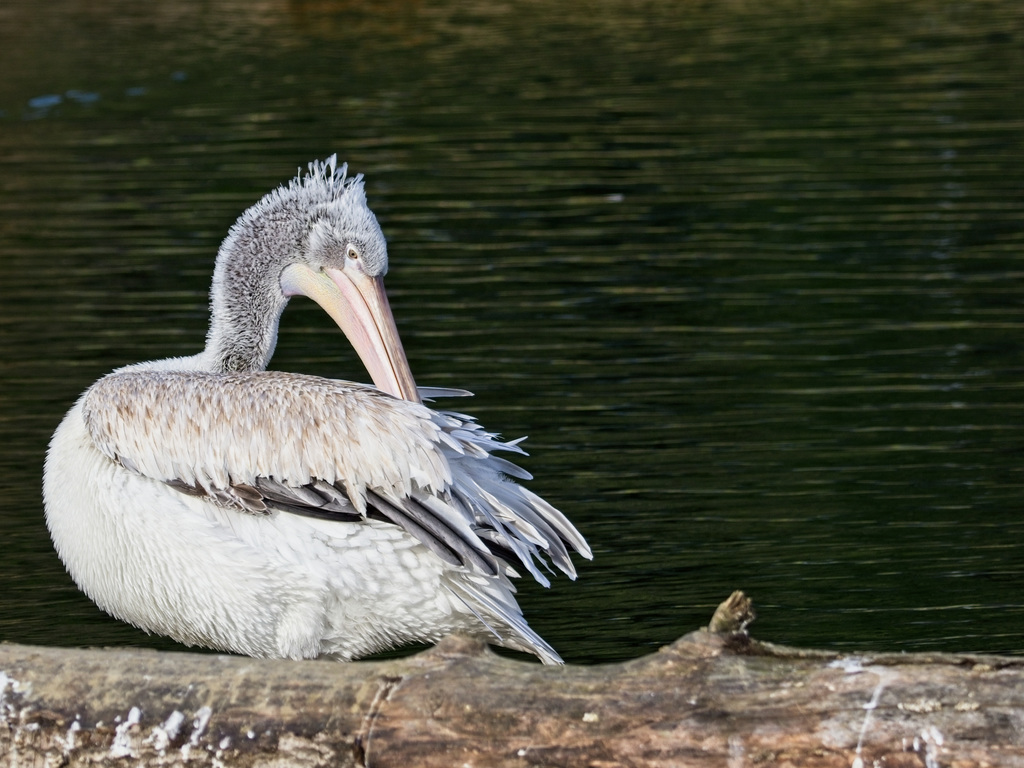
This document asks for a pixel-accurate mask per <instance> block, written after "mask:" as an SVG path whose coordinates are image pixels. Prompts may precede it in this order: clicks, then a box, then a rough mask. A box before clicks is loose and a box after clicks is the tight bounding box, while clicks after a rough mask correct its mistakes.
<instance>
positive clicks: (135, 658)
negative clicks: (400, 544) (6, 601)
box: [0, 596, 1024, 768]
mask: <svg viewBox="0 0 1024 768" xmlns="http://www.w3.org/2000/svg"><path fill="white" fill-rule="evenodd" d="M732 601H733V603H732V605H731V606H730V605H727V606H726V608H727V610H726V611H725V612H724V613H722V612H721V611H720V612H719V613H720V614H721V615H719V614H716V620H715V622H713V624H712V627H713V628H725V629H727V630H728V631H725V632H718V633H716V632H711V631H708V630H702V631H700V632H693V633H691V634H689V635H686V636H685V637H683V638H681V639H680V640H678V641H676V642H675V643H673V644H672V645H671V646H667V647H665V648H663V649H661V650H660V651H659V652H657V653H654V654H651V655H649V656H646V657H644V658H641V659H637V660H635V661H630V662H626V663H623V664H613V665H604V666H595V667H579V666H569V667H564V668H557V667H542V666H540V665H537V664H532V663H526V662H521V661H513V660H509V659H506V658H502V657H499V656H497V655H495V654H493V653H491V652H490V651H488V650H487V649H486V648H485V647H484V646H483V645H481V644H479V643H476V642H474V641H470V640H466V639H461V638H449V639H448V640H445V641H444V642H442V643H441V644H439V645H438V646H437V647H436V648H434V649H432V650H430V651H426V652H424V653H421V654H418V655H416V656H412V657H409V658H405V659H399V660H394V661H386V662H358V663H353V664H339V663H335V662H283V661H263V660H256V659H248V658H241V657H234V656H214V655H204V654H185V653H156V652H152V651H139V650H80V649H60V648H38V647H27V646H18V645H0V766H44V765H48V766H64V765H67V766H79V765H82V766H84V765H90V766H95V765H126V766H127V765H132V766H139V765H141V766H177V765H190V766H207V765H209V766H219V765H224V766H282V767H283V766H375V767H376V766H380V767H383V766H396V767H399V768H407V767H408V766H424V767H426V768H430V767H431V766H445V768H450V767H452V766H509V767H511V766H516V767H517V768H518V767H524V766H593V767H594V768H603V767H609V766H684V767H685V766H700V767H701V768H705V767H706V766H723V767H724V768H738V767H739V766H823V767H824V766H830V767H831V766H844V768H849V767H851V766H854V767H856V766H864V767H865V768H869V767H870V766H887V767H889V768H891V767H893V766H925V767H926V768H932V767H933V766H957V767H958V768H967V767H968V766H1006V767H1007V768H1013V767H1014V766H1024V660H1022V659H1013V658H1001V657H980V656H967V655H941V656H931V655H924V654H908V655H872V654H861V655H857V656H850V655H838V654H834V653H827V652H820V651H800V650H796V649H787V648H779V647H775V646H771V645H768V644H764V643H758V642H756V641H754V640H752V639H750V638H749V637H748V636H747V635H746V634H745V633H744V632H743V631H742V629H741V628H742V627H743V626H745V624H746V623H747V622H748V621H749V620H750V619H751V618H752V615H753V614H752V612H750V610H749V603H748V602H746V601H745V600H743V599H742V598H739V599H737V597H736V596H734V597H733V598H732ZM730 632H731V634H730Z"/></svg>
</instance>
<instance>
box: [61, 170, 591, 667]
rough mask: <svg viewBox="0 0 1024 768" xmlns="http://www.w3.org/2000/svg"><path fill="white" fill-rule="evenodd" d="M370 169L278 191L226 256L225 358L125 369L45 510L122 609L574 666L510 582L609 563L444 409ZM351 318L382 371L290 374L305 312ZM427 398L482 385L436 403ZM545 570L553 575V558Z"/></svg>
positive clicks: (104, 596) (197, 635)
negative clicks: (290, 307) (295, 303)
mask: <svg viewBox="0 0 1024 768" xmlns="http://www.w3.org/2000/svg"><path fill="white" fill-rule="evenodd" d="M387 268H388V257H387V247H386V243H385V239H384V236H383V234H382V232H381V229H380V226H379V225H378V223H377V219H376V217H375V216H374V215H373V213H372V212H371V211H370V209H369V207H368V206H367V203H366V197H365V193H364V190H363V184H362V177H361V176H356V177H348V176H347V174H346V166H344V165H342V166H341V167H340V168H339V167H338V166H337V161H336V158H335V157H331V158H329V159H328V160H327V161H325V162H322V163H321V162H314V163H311V164H310V166H309V170H308V172H307V173H306V174H304V175H302V174H300V175H299V176H298V177H296V178H295V179H293V180H292V181H291V182H290V183H288V184H287V185H285V186H282V187H280V188H278V189H276V190H274V191H273V192H271V193H270V194H268V195H266V196H265V197H264V198H263V199H262V200H260V201H259V202H258V203H257V204H256V205H254V206H253V207H252V208H250V209H249V210H247V211H246V212H245V213H243V214H242V216H241V217H240V218H239V219H238V221H237V222H236V223H235V225H234V226H233V227H232V228H231V230H230V232H229V233H228V236H227V238H226V239H225V240H224V242H223V244H222V245H221V247H220V250H219V252H218V256H217V261H216V266H215V269H214V275H213V286H212V289H211V292H210V307H211V320H210V329H209V332H208V334H207V339H206V347H205V349H203V351H202V352H200V353H199V354H197V355H194V356H192V357H180V358H170V359H166V360H157V361H153V362H145V363H138V364H134V365H129V366H126V367H124V368H121V369H118V370H116V371H114V372H113V373H111V374H109V375H107V376H105V377H103V378H101V379H100V380H99V381H97V382H96V383H95V384H93V385H92V386H91V387H90V388H89V389H88V390H86V392H85V393H84V394H83V395H82V396H81V397H80V398H79V400H78V401H77V403H75V405H74V406H73V407H72V408H71V410H70V411H69V412H68V414H67V415H66V416H65V418H64V420H63V421H62V422H61V424H60V426H59V427H58V428H57V431H56V432H55V434H54V436H53V439H52V441H51V443H50V448H49V451H48V453H47V457H46V467H45V472H44V478H43V500H44V505H45V509H46V523H47V526H48V528H49V530H50V534H51V536H52V538H53V542H54V546H55V548H56V550H57V552H58V554H59V555H60V557H61V559H62V560H63V562H64V564H65V566H66V567H67V569H68V572H69V573H70V574H71V577H72V578H73V579H74V581H75V583H76V584H77V585H78V586H79V588H80V589H81V590H82V591H83V592H85V594H86V595H88V596H89V597H90V598H91V599H92V600H93V601H94V602H95V603H96V604H97V605H98V606H99V607H100V608H102V609H103V610H104V611H106V612H108V613H110V614H111V615H113V616H115V617H117V618H119V619H121V620H123V621H126V622H129V623H131V624H134V625H135V626H137V627H140V628H142V629H144V630H145V631H147V632H152V633H157V634H161V635H167V636H168V637H171V638H174V639H175V640H178V641H179V642H182V643H185V644H188V645H200V646H206V647H209V648H215V649H220V650H225V651H233V652H237V653H242V654H248V655H251V656H260V657H272V658H292V659H299V658H316V657H329V658H336V659H341V660H349V659H354V658H357V657H360V656H363V655H366V654H369V653H373V652H376V651H380V650H384V649H388V648H393V647H396V646H400V645H403V644H406V643H410V642H432V641H436V640H438V639H440V638H441V637H443V636H445V635H447V634H450V633H453V632H462V633H468V634H470V635H474V636H478V637H482V638H484V639H488V640H490V641H491V642H495V643H497V644H500V645H504V646H507V647H509V648H515V649H519V650H523V651H527V652H530V653H533V654H535V655H537V656H538V657H539V658H540V659H541V660H542V661H543V662H545V663H558V662H560V661H561V659H560V658H559V657H558V654H557V653H556V652H555V651H554V649H553V648H552V647H551V646H550V645H548V644H547V643H546V642H545V641H544V640H543V639H542V638H541V637H539V636H538V635H537V634H536V633H535V632H534V631H533V630H532V629H530V627H529V626H528V625H527V623H526V620H525V619H524V618H523V615H522V612H521V610H520V608H519V606H518V604H517V603H516V600H515V598H514V592H515V589H514V587H513V585H512V582H511V581H510V578H511V577H515V576H517V575H518V574H517V572H516V568H524V569H525V570H527V571H528V572H529V573H530V574H532V575H533V576H534V578H536V579H537V580H538V581H540V582H541V583H543V584H545V585H547V583H548V582H547V579H546V578H545V576H544V574H543V573H542V572H541V570H540V567H547V563H548V560H550V562H551V563H553V564H554V566H556V567H557V568H559V569H560V570H561V571H563V572H564V573H566V574H568V575H569V576H570V577H571V578H575V571H574V568H573V565H572V562H571V560H570V557H569V550H570V549H573V550H575V551H576V552H578V553H580V554H581V555H582V556H584V557H586V558H589V557H591V553H590V550H589V548H588V546H587V544H586V542H585V540H584V539H583V537H582V536H581V535H580V534H579V532H578V531H577V530H576V529H575V528H574V527H573V526H572V524H571V523H570V522H569V521H568V520H567V519H566V518H565V517H564V516H563V515H562V514H561V513H560V512H558V510H556V509H555V508H554V507H552V506H551V505H550V504H548V503H547V502H545V501H544V500H543V499H541V498H540V497H538V496H537V495H536V494H534V493H532V492H530V491H529V490H528V489H526V488H525V487H524V486H523V485H521V484H519V483H516V482H514V481H513V480H512V479H511V478H518V479H520V480H524V479H529V477H530V476H529V474H528V473H526V472H525V471H523V470H522V469H520V468H519V467H518V466H516V465H515V464H513V463H511V462H509V461H507V460H506V459H504V458H501V457H500V456H498V455H496V453H498V452H518V453H522V450H521V449H520V448H519V446H518V444H517V441H512V442H504V441H502V440H500V439H499V438H498V437H497V436H496V435H494V434H492V433H489V432H486V431H484V430H483V429H482V428H481V427H480V426H479V425H478V424H476V423H475V422H474V421H473V420H472V419H471V418H470V417H468V416H465V415H463V414H459V413H453V412H446V411H435V410H431V409H430V408H428V407H426V406H425V405H423V403H422V399H421V391H420V390H419V389H418V388H417V387H416V384H415V381H414V379H413V376H412V373H411V371H410V369H409V364H408V362H407V360H406V356H405V352H404V350H403V347H402V343H401V340H400V338H399V335H398V331H397V329H396V326H395V322H394V319H393V317H392V313H391V309H390V307H389V305H388V300H387V296H386V294H385V292H384V285H383V277H384V275H385V273H386V272H387ZM299 295H303V296H307V297H309V298H311V299H313V300H314V301H315V302H317V303H318V304H319V305H320V306H321V307H322V308H323V309H324V310H325V311H326V312H327V313H328V314H329V315H330V316H331V317H332V318H333V319H334V320H335V322H336V323H337V324H338V326H339V327H340V328H341V330H342V331H343V332H344V333H345V335H346V336H347V337H348V339H349V340H350V341H351V343H352V345H353V346H354V347H355V349H356V352H357V353H358V355H359V357H360V359H361V360H362V361H363V364H364V365H365V367H366V369H367V371H368V372H369V374H370V377H371V378H372V380H373V382H374V386H372V387H371V386H369V385H362V384H353V383H349V382H343V381H336V380H332V379H325V378H320V377H315V376H307V375H302V374H297V373H281V372H271V371H267V370H265V369H266V366H267V363H268V362H269V360H270V358H271V355H272V354H273V352H274V346H275V344H276V341H277V328H278V321H279V319H280V316H281V313H282V312H283V311H284V309H285V306H286V304H287V302H288V300H289V299H290V298H291V297H293V296H299ZM422 392H423V394H424V395H429V396H441V395H454V394H467V393H464V392H461V391H458V390H423V391H422ZM539 566H540V567H539Z"/></svg>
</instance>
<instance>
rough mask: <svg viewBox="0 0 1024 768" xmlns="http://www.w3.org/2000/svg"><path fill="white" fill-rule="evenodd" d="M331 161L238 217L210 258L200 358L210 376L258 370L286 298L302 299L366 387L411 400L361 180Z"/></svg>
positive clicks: (382, 253)
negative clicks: (345, 346) (321, 318)
mask: <svg viewBox="0 0 1024 768" xmlns="http://www.w3.org/2000/svg"><path fill="white" fill-rule="evenodd" d="M347 170H348V167H347V165H345V164H342V165H341V167H340V168H339V167H338V165H337V156H336V155H332V156H331V157H329V158H328V159H327V160H326V161H324V162H322V163H321V162H313V163H310V164H309V170H308V172H307V173H306V174H305V176H303V175H301V174H300V175H299V176H297V177H296V178H294V179H292V181H291V182H290V183H289V184H288V185H287V186H282V187H279V188H278V189H275V190H274V191H273V192H271V193H269V194H268V195H266V196H265V197H264V198H263V199H262V200H260V201H259V202H258V203H256V205H254V206H252V207H251V208H249V209H248V210H247V211H246V212H245V213H243V214H242V215H241V216H240V217H239V219H238V221H237V222H235V224H234V226H233V227H232V228H231V230H230V231H229V232H228V236H227V238H225V240H224V242H223V244H222V245H221V247H220V251H219V253H218V256H217V265H216V267H215V269H214V275H213V287H212V289H211V292H210V295H211V298H210V304H211V323H210V333H209V336H208V337H207V349H206V353H205V354H206V355H207V356H208V359H209V360H210V361H211V367H212V368H213V369H214V370H223V371H231V370H253V371H254V370H262V369H263V368H265V367H266V364H267V362H268V361H269V360H270V357H271V356H272V355H273V353H274V346H275V344H276V343H277V329H278V321H279V320H280V317H281V313H282V312H283V311H284V308H285V306H286V304H287V303H288V299H289V298H291V297H292V296H306V297H308V298H310V299H312V300H313V301H315V302H316V303H317V304H319V305H320V307H321V308H322V309H323V310H324V311H325V312H327V314H329V315H330V316H331V318H332V319H333V320H334V321H335V322H336V323H337V324H338V326H339V327H340V328H341V330H342V331H343V332H344V333H345V335H346V336H347V337H348V339H349V341H350V342H351V343H352V346H353V347H355V350H356V352H357V353H358V354H359V358H360V360H362V362H363V365H364V366H366V370H367V371H368V372H369V374H370V377H371V378H372V379H373V383H374V384H375V385H376V386H377V388H378V389H380V390H382V391H384V392H387V393H388V394H390V395H392V396H394V397H397V398H403V399H406V400H412V401H414V402H420V397H419V394H418V392H417V390H416V384H415V381H414V380H413V376H412V372H411V371H410V369H409V363H408V361H407V359H406V356H405V350H404V349H403V347H402V341H401V339H400V338H399V336H398V329H397V328H396V327H395V321H394V317H393V315H392V313H391V307H390V305H389V303H388V298H387V294H386V293H385V290H384V275H385V274H387V271H388V251H387V242H386V241H385V239H384V233H383V232H381V229H380V225H379V224H378V223H377V217H376V216H374V215H373V211H371V210H370V209H369V207H368V206H367V203H366V193H365V191H364V189H363V177H362V175H357V176H354V177H349V176H348V175H347Z"/></svg>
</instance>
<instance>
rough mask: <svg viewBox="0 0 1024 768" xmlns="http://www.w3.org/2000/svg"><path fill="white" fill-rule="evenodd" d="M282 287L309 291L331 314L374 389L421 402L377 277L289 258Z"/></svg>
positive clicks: (291, 292)
mask: <svg viewBox="0 0 1024 768" xmlns="http://www.w3.org/2000/svg"><path fill="white" fill-rule="evenodd" d="M281 289H282V290H283V291H284V292H285V295H286V296H295V295H302V296H308V297H309V298H311V299H312V300H313V301H315V302H316V303H317V304H319V305H320V307H321V308H322V309H323V310H324V311H325V312H326V313H327V314H328V315H330V316H331V318H332V319H333V320H334V322H336V323H337V324H338V327H339V328H341V330H342V332H343V333H344V334H345V336H346V337H348V340H349V341H350V342H351V344H352V346H353V347H355V350H356V353H358V355H359V359H360V360H362V361H363V365H364V366H366V370H367V372H368V373H369V374H370V378H371V379H373V383H374V385H375V386H376V387H377V388H378V389H380V390H381V391H383V392H387V393H388V394H390V395H393V396H394V397H398V398H402V399H404V400H411V401H412V402H414V403H419V402H422V401H421V400H420V395H419V392H418V390H417V389H416V382H415V380H414V379H413V376H412V371H411V370H410V368H409V361H408V360H407V359H406V357H405V349H404V348H403V347H402V340H401V338H399V336H398V328H397V327H396V326H395V318H394V316H393V315H392V314H391V305H390V304H389V303H388V296H387V293H386V292H385V291H384V280H383V279H382V278H380V277H367V276H366V275H364V274H363V273H362V272H359V271H358V270H355V269H326V270H323V271H320V270H315V269H313V268H311V267H309V266H306V265H305V264H292V265H291V266H289V267H288V268H287V269H285V270H284V272H282V273H281Z"/></svg>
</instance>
